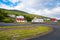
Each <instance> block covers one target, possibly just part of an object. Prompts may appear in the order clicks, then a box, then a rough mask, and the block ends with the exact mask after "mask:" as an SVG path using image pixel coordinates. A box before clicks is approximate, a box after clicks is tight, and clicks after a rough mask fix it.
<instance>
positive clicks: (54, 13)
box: [0, 0, 60, 18]
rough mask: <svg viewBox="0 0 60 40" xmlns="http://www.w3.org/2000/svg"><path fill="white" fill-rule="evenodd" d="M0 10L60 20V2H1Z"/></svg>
mask: <svg viewBox="0 0 60 40" xmlns="http://www.w3.org/2000/svg"><path fill="white" fill-rule="evenodd" d="M0 8H4V9H11V10H12V9H16V10H22V11H25V12H28V13H31V14H38V15H42V16H48V17H54V18H60V0H0Z"/></svg>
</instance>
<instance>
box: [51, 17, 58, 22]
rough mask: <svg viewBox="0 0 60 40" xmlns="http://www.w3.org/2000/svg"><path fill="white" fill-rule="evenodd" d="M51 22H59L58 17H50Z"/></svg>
mask: <svg viewBox="0 0 60 40" xmlns="http://www.w3.org/2000/svg"><path fill="white" fill-rule="evenodd" d="M50 21H51V22H58V20H57V19H56V18H50Z"/></svg>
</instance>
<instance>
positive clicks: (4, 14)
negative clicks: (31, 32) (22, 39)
mask: <svg viewBox="0 0 60 40" xmlns="http://www.w3.org/2000/svg"><path fill="white" fill-rule="evenodd" d="M8 15H16V16H19V15H22V16H24V17H25V20H27V21H28V22H29V21H31V20H32V19H33V18H34V17H39V18H48V17H44V16H40V15H35V14H29V13H27V12H24V11H19V10H7V9H1V8H0V22H14V20H15V18H11V17H9V16H8Z"/></svg>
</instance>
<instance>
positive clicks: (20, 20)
mask: <svg viewBox="0 0 60 40" xmlns="http://www.w3.org/2000/svg"><path fill="white" fill-rule="evenodd" d="M16 22H27V21H26V20H25V19H24V16H16Z"/></svg>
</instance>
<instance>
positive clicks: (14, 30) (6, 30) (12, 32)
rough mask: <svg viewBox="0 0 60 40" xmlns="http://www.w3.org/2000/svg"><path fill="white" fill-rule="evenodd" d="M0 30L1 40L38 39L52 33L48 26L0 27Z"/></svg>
mask: <svg viewBox="0 0 60 40" xmlns="http://www.w3.org/2000/svg"><path fill="white" fill-rule="evenodd" d="M0 29H1V30H0V40H22V39H25V38H31V37H36V36H38V35H41V34H43V33H47V32H49V31H50V28H49V27H46V26H38V27H32V26H31V27H29V26H26V27H23V26H7V27H5V26H0Z"/></svg>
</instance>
